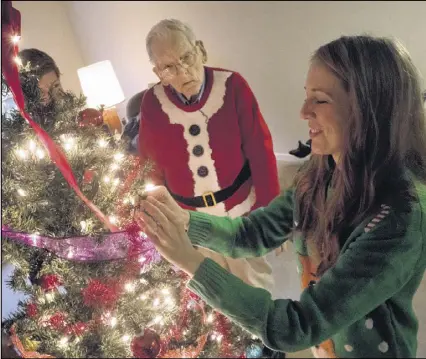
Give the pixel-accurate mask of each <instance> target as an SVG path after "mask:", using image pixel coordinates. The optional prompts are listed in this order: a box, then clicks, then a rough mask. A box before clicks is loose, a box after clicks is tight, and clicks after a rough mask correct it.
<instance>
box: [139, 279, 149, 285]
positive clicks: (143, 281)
mask: <svg viewBox="0 0 426 359" xmlns="http://www.w3.org/2000/svg"><path fill="white" fill-rule="evenodd" d="M139 282H141V283H142V284H148V281H147V280H146V279H145V278H141V279H139Z"/></svg>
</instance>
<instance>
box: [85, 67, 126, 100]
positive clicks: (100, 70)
mask: <svg viewBox="0 0 426 359" xmlns="http://www.w3.org/2000/svg"><path fill="white" fill-rule="evenodd" d="M77 73H78V77H79V79H80V84H81V88H82V89H83V93H84V95H85V96H86V97H87V105H88V106H89V107H99V106H101V105H103V106H105V107H112V106H115V105H117V104H119V103H120V102H122V101H124V94H123V90H122V89H121V86H120V83H119V82H118V79H117V76H116V75H115V72H114V69H113V68H112V64H111V62H110V61H109V60H106V61H100V62H97V63H95V64H92V65H89V66H86V67H82V68H80V69H78V70H77Z"/></svg>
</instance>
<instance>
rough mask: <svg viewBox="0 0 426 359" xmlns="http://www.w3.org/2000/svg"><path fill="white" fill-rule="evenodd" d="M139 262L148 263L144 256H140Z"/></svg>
mask: <svg viewBox="0 0 426 359" xmlns="http://www.w3.org/2000/svg"><path fill="white" fill-rule="evenodd" d="M138 261H139V263H143V262H145V261H146V258H145V257H144V256H140V257H139V259H138ZM141 281H142V279H141Z"/></svg>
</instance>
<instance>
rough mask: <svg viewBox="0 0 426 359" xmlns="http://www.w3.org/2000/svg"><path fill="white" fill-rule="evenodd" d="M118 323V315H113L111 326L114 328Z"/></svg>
mask: <svg viewBox="0 0 426 359" xmlns="http://www.w3.org/2000/svg"><path fill="white" fill-rule="evenodd" d="M116 324H117V318H116V317H112V318H111V323H110V325H111V327H112V328H114V327H115V325H116Z"/></svg>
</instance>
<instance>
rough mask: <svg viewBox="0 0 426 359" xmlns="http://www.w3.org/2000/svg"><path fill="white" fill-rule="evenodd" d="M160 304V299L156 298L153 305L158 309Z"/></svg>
mask: <svg viewBox="0 0 426 359" xmlns="http://www.w3.org/2000/svg"><path fill="white" fill-rule="evenodd" d="M159 304H160V298H155V299H154V302H153V303H152V305H153V306H154V307H157V306H158V305H159Z"/></svg>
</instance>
